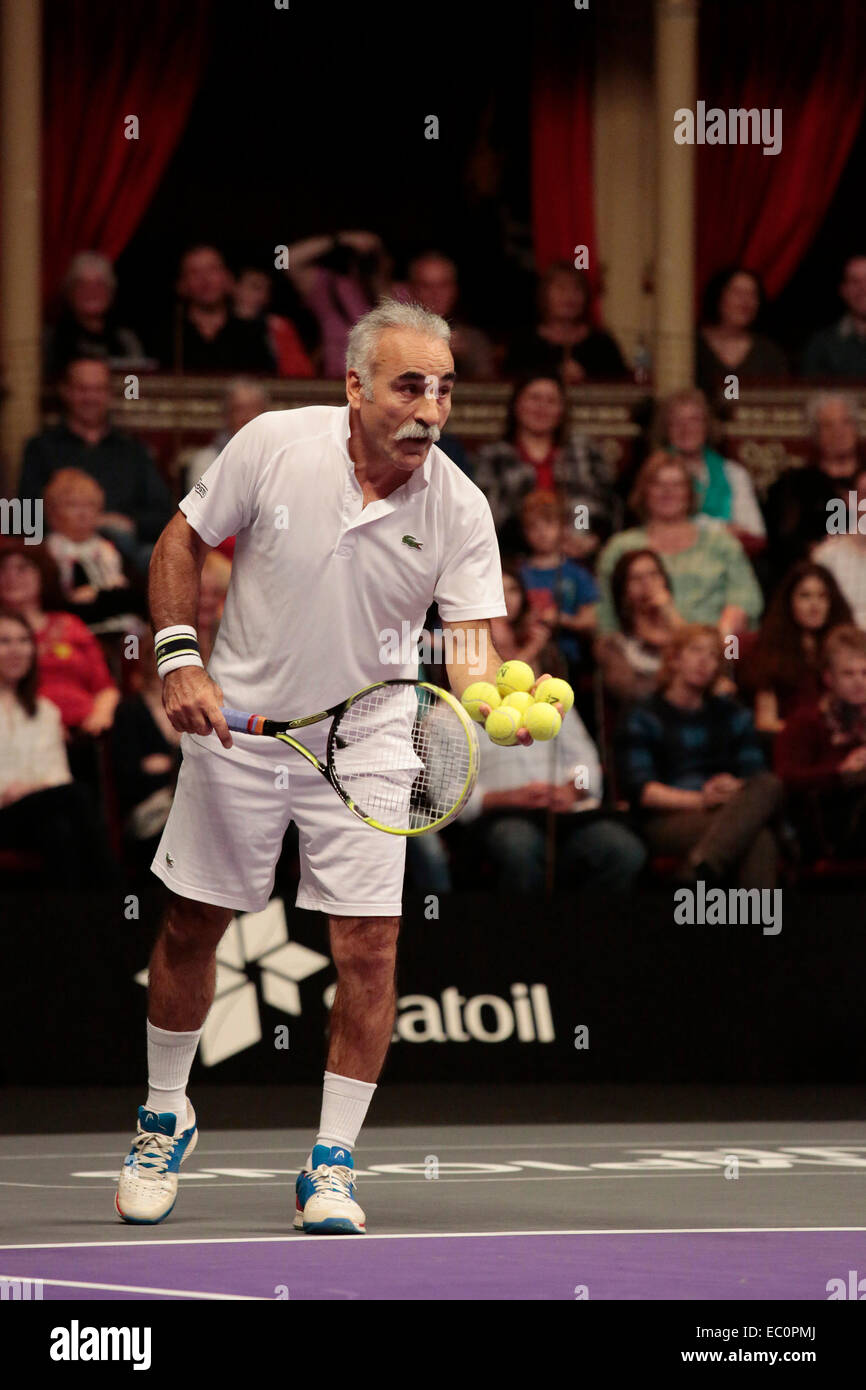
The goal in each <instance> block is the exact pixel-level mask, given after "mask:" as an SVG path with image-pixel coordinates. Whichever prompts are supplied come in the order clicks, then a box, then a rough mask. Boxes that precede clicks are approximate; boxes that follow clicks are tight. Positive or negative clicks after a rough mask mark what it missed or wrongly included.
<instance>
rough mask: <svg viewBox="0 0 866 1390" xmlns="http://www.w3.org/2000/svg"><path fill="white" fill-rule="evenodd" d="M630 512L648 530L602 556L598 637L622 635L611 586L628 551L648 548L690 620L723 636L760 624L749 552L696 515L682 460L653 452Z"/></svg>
mask: <svg viewBox="0 0 866 1390" xmlns="http://www.w3.org/2000/svg"><path fill="white" fill-rule="evenodd" d="M629 506H630V507H631V508H632V510H633V511H634V512H635V513H636V514H637V515H638V516H639V517H640V518H641V520H642V522H643V525H641V526H634V527H631V528H629V529H628V530H626V531H621V532H620V534H619V535H617V536H613V537H612V539H611V540H609V541H608V543H607V545H606V546H605V547H604V550H603V551H602V552H601V555H600V556H599V560H598V568H597V573H598V581H599V588H600V589H601V603H600V604H599V612H598V626H599V631H601V632H616V631H618V630H619V619H618V617H617V614H616V609H615V607H614V604H613V596H612V593H611V582H610V581H611V575H612V574H613V571H614V569H615V568H616V564H617V561H618V560H619V558H620V556H621V555H625V554H626V553H627V552H628V551H629V550H647V549H649V550H653V551H655V552H656V554H657V555H658V556H659V557H660V559H661V560H662V562H663V564H664V567H665V570H666V571H667V573H668V575H669V577H670V581H671V589H672V592H673V599H674V603H675V605H676V608H677V611H678V612H679V613H680V614H681V615H682V618H683V619H684V621H685V622H687V623H712V624H714V625H716V626H717V627H718V629H719V631H720V632H721V633H722V635H723V636H728V635H729V634H731V633H740V632H745V631H746V630H747V628H749V627H750V626H752V625H753V624H754V623H755V622H756V620H757V619H758V618H759V617H760V615H761V609H762V607H763V599H762V596H761V590H760V587H759V585H758V581H757V579H756V578H755V575H754V571H753V570H752V567H751V565H750V564H749V561H748V558H747V556H746V553H745V551H744V550H743V547H742V546H741V545H740V542H739V541H738V540H737V539H736V537H735V536H732V535H731V533H730V531H729V530H728V529H727V527H726V526H724V525H723V524H722V523H721V522H719V521H713V520H712V519H711V518H710V517H706V516H696V515H695V512H696V510H697V497H696V494H695V484H694V479H693V478H692V475H691V472H690V471H689V468H688V466H687V465H686V463H685V462H684V461H683V460H682V459H679V458H676V457H675V456H672V455H670V454H666V453H662V452H658V453H655V454H651V455H650V457H649V458H648V459H647V461H646V463H645V464H644V465H643V467H642V468H641V469H640V471H639V473H638V475H637V478H636V479H635V484H634V488H633V489H632V492H631V496H630V498H629Z"/></svg>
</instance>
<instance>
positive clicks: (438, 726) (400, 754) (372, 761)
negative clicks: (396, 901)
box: [223, 680, 479, 835]
mask: <svg viewBox="0 0 866 1390" xmlns="http://www.w3.org/2000/svg"><path fill="white" fill-rule="evenodd" d="M223 715H224V716H225V721H226V723H227V724H228V726H229V728H230V729H232V730H234V732H236V733H242V734H261V735H262V736H263V737H265V738H277V739H280V741H281V742H282V743H286V744H288V746H289V747H290V748H294V750H295V752H296V753H300V754H301V756H302V757H304V758H306V759H307V762H310V763H312V764H313V767H315V768H318V770H319V772H321V774H322V776H323V777H325V778H327V780H328V781H329V782H330V784H331V786H332V787H333V788H334V791H335V792H336V793H337V795H338V796H340V797H341V798H342V800H343V801H344V803H345V804H346V806H348V808H349V810H350V811H351V812H352V813H353V815H356V816H357V817H358V819H359V820H362V821H365V822H366V824H367V825H371V826H373V828H374V829H375V830H384V831H385V832H386V834H388V835H423V834H424V832H425V831H427V830H440V829H441V828H442V826H443V825H447V824H448V822H449V821H451V820H453V819H454V817H455V816H457V815H459V813H460V811H461V810H462V809H463V807H464V806H465V805H466V802H467V801H468V799H469V797H470V795H471V793H472V789H473V787H474V786H475V782H476V779H477V777H478V762H479V747H478V734H477V731H476V728H475V725H474V723H473V722H472V720H471V719H470V718H469V715H468V714H467V713H466V711H465V710H464V708H463V706H462V705H461V704H460V702H459V701H458V700H456V699H455V698H454V696H453V695H451V694H449V693H448V691H447V690H440V689H439V687H438V686H436V685H430V684H429V683H428V682H427V681H412V680H389V681H378V682H377V683H376V684H375V685H368V686H365V688H364V689H363V690H359V691H358V692H357V693H356V694H355V695H350V696H349V698H348V700H343V701H342V702H341V703H340V704H338V705H332V706H331V708H330V709H326V710H322V712H321V713H320V714H310V715H307V716H306V717H305V718H303V719H288V720H285V721H283V722H279V721H277V720H273V719H266V718H264V716H263V715H260V714H244V713H243V712H242V711H241V710H236V709H224V710H223ZM331 718H332V719H333V721H334V722H333V724H332V725H331V727H330V730H329V731H328V745H327V752H326V758H325V761H324V762H322V760H321V758H318V757H317V756H316V754H315V753H312V752H311V751H310V749H309V748H305V747H304V745H303V744H302V743H299V742H298V741H297V739H294V738H292V736H291V734H290V733H289V730H290V729H302V728H305V727H306V726H308V725H310V724H318V723H319V722H320V720H322V719H331Z"/></svg>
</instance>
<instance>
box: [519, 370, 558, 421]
mask: <svg viewBox="0 0 866 1390" xmlns="http://www.w3.org/2000/svg"><path fill="white" fill-rule="evenodd" d="M564 410H565V402H564V400H563V397H562V392H561V391H560V389H559V387H558V386H557V384H556V382H555V381H545V380H542V379H539V380H538V381H531V382H530V383H529V385H528V386H525V387H524V388H523V390H522V391H521V393H520V395H519V396H518V398H517V401H516V403H515V406H514V414H515V417H516V419H517V423H518V425H519V426H520V428H521V429H524V430H529V431H530V432H531V433H532V434H546V433H549V434H551V435H552V434H553V433H554V431H555V430H558V429H559V426H560V423H561V421H562V414H563V411H564Z"/></svg>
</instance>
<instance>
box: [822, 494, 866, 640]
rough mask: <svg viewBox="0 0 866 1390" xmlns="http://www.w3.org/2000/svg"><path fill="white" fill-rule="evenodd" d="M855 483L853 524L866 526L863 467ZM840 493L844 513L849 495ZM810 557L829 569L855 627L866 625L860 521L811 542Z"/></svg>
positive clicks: (865, 540)
mask: <svg viewBox="0 0 866 1390" xmlns="http://www.w3.org/2000/svg"><path fill="white" fill-rule="evenodd" d="M854 487H855V489H856V497H857V506H858V508H859V512H858V516H857V517H856V518H854V520H855V525H856V524H857V523H858V522H859V523H860V524H862V525H863V526H864V527H866V468H864V469H862V470H861V472H860V473H858V474H857V476H856V478H855V479H854ZM839 496H840V499H841V500H842V501H843V502H844V504H845V511H846V513H847V512H848V495H847V493H845V492H841V493H840V494H839ZM811 558H812V560H813V561H814V563H815V564H816V565H823V566H824V568H825V569H827V570H829V571H830V573H831V574H832V576H833V578H834V579H835V580H836V583H837V584H838V585H839V588H840V589H841V591H842V597H843V598H844V599H845V601H846V603H847V604H848V605H849V607H850V609H851V612H852V613H853V615H854V621H855V623H856V624H857V626H858V627H862V628H866V535H863V534H862V533H861V531H860V530H859V525H858V529H856V530H854V531H850V532H848V533H847V534H845V535H832V536H828V537H827V539H826V540H824V541H822V542H821V544H820V545H816V546H813V547H812V553H811Z"/></svg>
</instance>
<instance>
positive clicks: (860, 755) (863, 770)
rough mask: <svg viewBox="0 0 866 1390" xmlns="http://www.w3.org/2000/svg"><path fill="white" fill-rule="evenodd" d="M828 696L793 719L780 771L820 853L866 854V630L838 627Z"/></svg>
mask: <svg viewBox="0 0 866 1390" xmlns="http://www.w3.org/2000/svg"><path fill="white" fill-rule="evenodd" d="M820 669H821V674H822V677H823V682H824V686H825V691H824V694H823V695H821V697H820V698H819V699H817V700H815V701H813V703H812V704H809V705H803V706H801V707H800V708H799V709H798V710H796V711H795V712H794V713H793V714H792V715H791V717H790V719H788V720H787V722H786V724H785V727H784V728H783V730H782V731H781V733H780V734H779V737H778V738H777V740H776V746H775V750H774V753H775V764H776V771H777V772H778V774H779V776H780V777H781V778H782V779H783V781H784V783H785V785H786V787H787V788H788V790H789V791H790V792H791V794H792V804H791V812H792V816H793V818H794V820H795V822H796V824H797V827H798V830H799V832H800V836H801V844H802V847H803V850H804V852H805V853H806V854H807V856H808V857H810V858H812V857H815V856H816V855H819V854H832V855H834V856H836V857H838V858H842V859H846V858H862V857H863V856H864V855H866V632H863V631H861V629H860V628H857V627H854V626H853V624H845V625H843V626H842V627H837V628H834V629H833V631H832V632H831V633H830V634H829V635H828V637H827V639H826V641H825V642H824V646H823V648H822V651H821V660H820Z"/></svg>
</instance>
